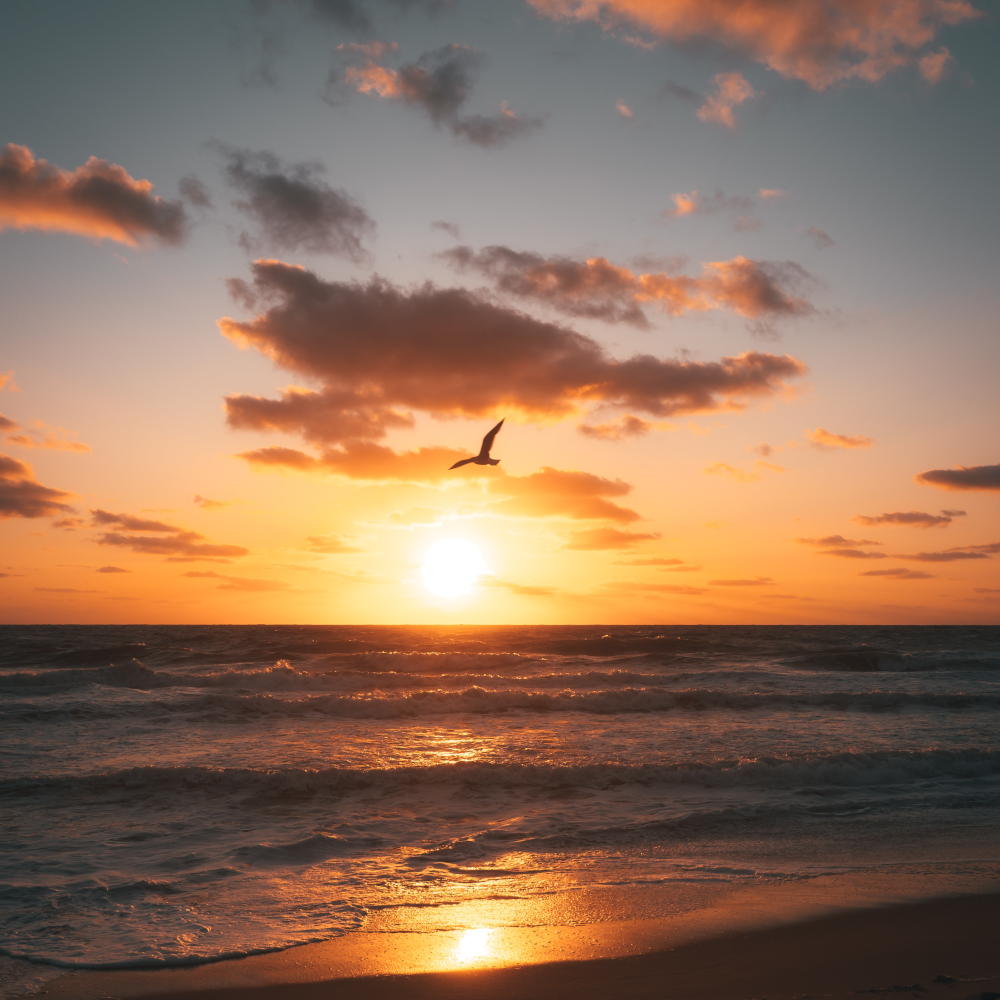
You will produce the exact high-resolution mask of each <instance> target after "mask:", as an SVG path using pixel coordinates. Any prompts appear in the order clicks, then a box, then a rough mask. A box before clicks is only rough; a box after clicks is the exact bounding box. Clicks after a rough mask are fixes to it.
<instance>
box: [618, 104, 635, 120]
mask: <svg viewBox="0 0 1000 1000" xmlns="http://www.w3.org/2000/svg"><path fill="white" fill-rule="evenodd" d="M615 111H617V112H618V114H620V115H621V116H622V118H635V112H634V111H633V110H632V109H631V108H630V107H629V106H628V105H627V104H626V103H625V102H624V101H622V100H619V101H618V102H617V103H616V104H615Z"/></svg>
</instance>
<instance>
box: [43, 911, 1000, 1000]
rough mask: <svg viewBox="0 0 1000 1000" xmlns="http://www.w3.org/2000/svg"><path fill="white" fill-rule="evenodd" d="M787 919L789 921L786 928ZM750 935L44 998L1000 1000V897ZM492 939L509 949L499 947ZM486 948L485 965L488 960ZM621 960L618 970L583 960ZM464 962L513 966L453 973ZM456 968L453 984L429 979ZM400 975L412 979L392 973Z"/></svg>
mask: <svg viewBox="0 0 1000 1000" xmlns="http://www.w3.org/2000/svg"><path fill="white" fill-rule="evenodd" d="M751 913H752V910H747V912H746V915H747V916H748V917H749V916H750V915H751ZM789 917H790V914H788V913H787V912H786V913H785V914H784V915H783V916H782V917H781V918H780V919H781V920H788V919H789ZM743 923H744V927H743V929H740V930H730V931H729V932H725V933H721V934H717V935H715V936H709V937H707V938H706V937H704V934H705V933H706V932H707V928H708V927H709V924H707V923H704V922H703V923H702V926H701V927H700V929H698V928H694V929H692V928H691V927H690V926H688V931H689V933H688V935H687V936H688V940H687V941H686V942H685V941H684V940H683V936H684V935H683V928H679V927H678V926H676V925H673V926H672V925H671V924H670V922H667V923H664V922H662V921H636V922H632V923H631V924H629V923H625V924H611V925H590V926H587V927H562V928H497V929H495V930H488V931H483V930H479V931H475V932H470V931H468V930H467V931H464V932H462V931H454V932H437V933H434V934H419V933H404V934H386V933H383V934H355V935H350V936H349V937H348V938H344V939H340V940H338V941H334V942H327V943H324V944H321V945H313V946H305V947H302V948H295V949H291V950H289V951H286V952H281V953H276V954H272V955H262V956H256V957H252V958H248V959H241V960H238V961H232V962H221V963H217V964H216V965H212V966H201V967H197V968H193V969H174V970H169V971H166V970H165V971H156V972H100V973H99V972H93V973H74V974H72V975H67V976H64V977H61V978H60V979H58V980H55V981H53V982H51V983H50V984H49V985H48V987H47V989H46V991H45V993H44V995H45V996H47V997H50V998H52V1000H96V998H110V997H115V998H119V997H139V996H142V997H146V998H152V997H155V998H158V1000H331V998H337V1000H355V998H357V1000H383V998H385V1000H388V998H394V1000H398V998H414V1000H418V998H419V1000H448V998H455V1000H494V998H495V1000H501V998H503V1000H507V998H520V1000H557V998H563V997H565V998H573V1000H587V998H591V997H593V998H598V997H599V998H601V1000H605V998H615V997H622V998H654V997H655V998H658V1000H666V998H671V1000H765V998H766V1000H806V998H815V1000H820V998H823V1000H847V998H851V1000H864V998H865V997H871V998H873V1000H877V998H878V997H882V996H885V997H893V996H901V997H907V996H918V997H924V998H927V1000H936V998H948V1000H988V998H992V1000H1000V893H994V894H990V895H979V896H964V897H958V898H947V899H936V900H929V901H922V902H916V903H902V904H895V905H890V906H883V907H879V908H875V909H862V910H846V911H843V912H835V913H832V914H829V915H825V916H821V917H811V918H808V919H804V920H800V921H799V922H796V923H780V924H778V925H777V926H775V925H774V922H773V921H768V920H767V919H766V917H765V916H763V915H761V917H760V918H759V919H758V920H757V921H756V926H755V925H754V923H749V924H748V921H747V920H745V921H743ZM767 924H770V926H765V925H767ZM748 925H749V926H751V927H754V929H746V927H747V926H748ZM657 928H659V931H658V930H657ZM470 934H472V936H471V937H470ZM477 934H478V937H477V936H476V935H477ZM484 935H486V938H484ZM492 935H498V937H497V938H496V939H495V940H492V941H489V940H488V938H489V937H490V936H492ZM699 935H700V936H701V939H698V937H699ZM692 938H693V939H692ZM658 939H659V942H660V943H659V946H657V940H658ZM665 943H666V945H665ZM487 945H488V947H487ZM529 945H530V948H529V947H528V946H529ZM463 948H464V949H465V955H464V957H463ZM477 948H478V949H479V950H480V951H481V952H483V951H485V954H482V955H477V954H476V953H475V952H476V949H477ZM629 951H632V952H641V953H638V954H636V953H633V954H629V953H628V952H629ZM609 952H610V953H612V954H615V953H617V955H618V957H590V958H587V959H585V960H580V957H581V956H586V955H594V956H599V955H601V954H602V953H604V954H607V953H609ZM527 954H531V955H532V956H534V958H533V960H531V962H530V964H521V963H520V962H517V959H518V958H522V959H523V957H524V956H525V955H527ZM463 961H465V962H467V963H468V965H476V964H477V963H485V964H486V965H488V966H494V965H496V964H500V965H504V964H506V965H507V966H508V967H505V968H503V967H501V968H496V967H485V968H484V967H481V965H480V967H475V968H471V967H466V968H455V967H454V966H455V964H461V963H462V962H463ZM515 962H516V963H517V964H513V963H515ZM449 964H450V965H451V968H450V970H449V971H419V970H421V969H439V970H440V969H442V968H447V966H448V965H449ZM392 969H397V970H400V969H402V970H412V971H406V972H400V971H396V972H392V971H389V972H386V971H384V970H392Z"/></svg>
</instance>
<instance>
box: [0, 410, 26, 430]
mask: <svg viewBox="0 0 1000 1000" xmlns="http://www.w3.org/2000/svg"><path fill="white" fill-rule="evenodd" d="M20 426H21V425H20V424H19V423H18V422H17V421H16V420H11V419H10V417H5V416H4V415H3V414H2V413H0V431H13V430H17V428H18V427H20Z"/></svg>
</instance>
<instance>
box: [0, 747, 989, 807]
mask: <svg viewBox="0 0 1000 1000" xmlns="http://www.w3.org/2000/svg"><path fill="white" fill-rule="evenodd" d="M996 775H1000V750H923V751H916V750H914V751H908V750H886V751H879V752H872V753H851V752H845V753H836V754H815V755H812V756H803V757H791V758H782V757H753V758H745V759H740V760H717V761H710V762H705V763H684V764H680V763H678V764H587V765H577V766H569V765H565V766H561V765H544V764H489V763H468V762H461V763H453V764H440V765H436V766H427V767H416V766H415V767H396V768H383V769H370V770H365V769H357V768H336V767H333V768H323V769H309V768H286V769H275V770H263V769H253V768H212V767H198V766H193V765H192V766H186V767H133V768H124V769H121V770H116V771H108V772H102V773H97V774H89V775H82V776H79V775H54V776H49V777H29V778H9V779H5V780H2V781H0V796H5V797H12V798H16V797H22V796H34V795H40V794H51V795H59V796H67V797H74V796H75V797H78V796H93V795H103V794H112V795H115V796H121V795H122V794H126V795H128V796H131V797H132V798H135V799H138V798H140V797H144V796H155V797H162V796H166V795H169V794H178V795H182V796H188V795H193V794H202V795H208V796H221V795H239V796H249V797H251V801H254V802H256V801H259V800H261V799H268V800H275V799H278V800H280V799H287V798H298V797H303V796H313V795H342V794H350V793H353V792H360V791H370V790H375V791H378V792H381V793H393V792H397V793H398V792H406V791H409V790H412V789H414V788H418V787H419V788H435V787H437V788H455V787H458V788H461V789H463V790H466V789H468V790H480V789H481V790H492V791H497V790H499V789H504V790H507V791H524V792H544V793H549V792H552V791H554V790H561V791H566V790H572V789H577V790H580V791H583V792H597V791H601V790H606V789H609V788H616V787H619V786H626V785H640V786H660V785H692V786H697V787H701V788H733V787H741V786H750V787H760V788H781V789H800V788H825V787H870V786H884V785H894V784H906V783H910V782H915V781H931V780H940V779H957V780H962V779H969V778H989V777H992V776H996Z"/></svg>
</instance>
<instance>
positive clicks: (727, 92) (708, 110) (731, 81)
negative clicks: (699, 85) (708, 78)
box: [695, 73, 756, 128]
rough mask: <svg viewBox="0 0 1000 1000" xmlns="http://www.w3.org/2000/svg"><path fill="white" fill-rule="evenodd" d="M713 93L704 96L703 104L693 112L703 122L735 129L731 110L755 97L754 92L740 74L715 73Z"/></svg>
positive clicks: (734, 119)
mask: <svg viewBox="0 0 1000 1000" xmlns="http://www.w3.org/2000/svg"><path fill="white" fill-rule="evenodd" d="M712 83H713V84H714V85H715V91H714V93H710V94H708V95H707V96H706V98H705V102H704V104H702V105H701V107H700V108H698V110H697V111H696V112H695V114H697V116H698V117H699V118H700V119H701V120H702V121H703V122H715V124H717V125H725V126H726V128H735V127H736V118H735V117H734V115H733V108H736V107H739V105H741V104H743V103H744V102H745V101H749V100H750V99H751V98H752V97H755V96H756V91H755V90H754V89H753V87H751V86H750V83H749V81H748V80H747V79H746V77H745V76H743V74H742V73H716V74H715V76H713V77H712Z"/></svg>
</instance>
